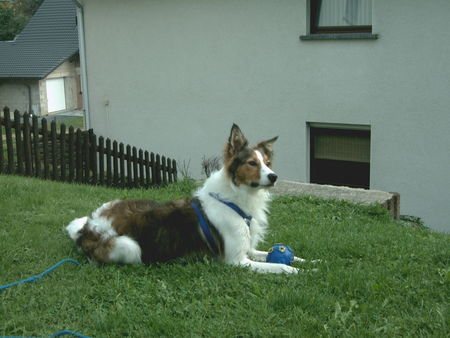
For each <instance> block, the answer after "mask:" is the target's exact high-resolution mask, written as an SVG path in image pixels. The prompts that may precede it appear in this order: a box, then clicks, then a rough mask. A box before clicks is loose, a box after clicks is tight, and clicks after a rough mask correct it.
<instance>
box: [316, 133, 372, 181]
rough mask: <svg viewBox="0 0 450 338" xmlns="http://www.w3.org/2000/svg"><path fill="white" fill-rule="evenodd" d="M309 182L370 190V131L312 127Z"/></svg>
mask: <svg viewBox="0 0 450 338" xmlns="http://www.w3.org/2000/svg"><path fill="white" fill-rule="evenodd" d="M310 182H311V183H317V184H330V185H339V186H348V187H353V188H364V189H369V188H370V127H369V126H354V127H353V129H352V126H348V125H344V126H343V125H326V126H325V127H323V126H320V125H319V126H316V125H315V124H310Z"/></svg>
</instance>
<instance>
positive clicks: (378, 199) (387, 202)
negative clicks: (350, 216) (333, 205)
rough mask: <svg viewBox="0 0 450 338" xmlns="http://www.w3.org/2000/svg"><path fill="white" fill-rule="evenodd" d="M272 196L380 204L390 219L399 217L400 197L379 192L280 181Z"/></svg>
mask: <svg viewBox="0 0 450 338" xmlns="http://www.w3.org/2000/svg"><path fill="white" fill-rule="evenodd" d="M271 193H272V194H274V195H277V194H278V195H309V196H317V197H321V198H327V199H336V200H344V201H348V202H352V203H355V204H363V205H370V204H381V205H382V206H384V207H385V208H386V209H388V210H389V211H390V213H391V214H392V217H393V218H395V219H399V217H400V195H399V194H398V193H391V192H385V191H380V190H365V189H356V188H348V187H338V186H332V185H321V184H312V183H301V182H294V181H285V180H280V181H278V182H277V184H276V185H275V187H273V188H272V189H271Z"/></svg>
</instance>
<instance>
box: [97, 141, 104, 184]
mask: <svg viewBox="0 0 450 338" xmlns="http://www.w3.org/2000/svg"><path fill="white" fill-rule="evenodd" d="M98 181H99V184H100V185H104V184H105V146H104V138H103V136H99V138H98Z"/></svg>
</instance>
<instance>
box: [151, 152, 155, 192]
mask: <svg viewBox="0 0 450 338" xmlns="http://www.w3.org/2000/svg"><path fill="white" fill-rule="evenodd" d="M150 165H151V166H152V185H154V184H156V162H155V154H153V153H150Z"/></svg>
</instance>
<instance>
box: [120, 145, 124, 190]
mask: <svg viewBox="0 0 450 338" xmlns="http://www.w3.org/2000/svg"><path fill="white" fill-rule="evenodd" d="M119 165H120V187H121V188H125V150H124V146H123V143H122V142H120V143H119Z"/></svg>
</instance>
